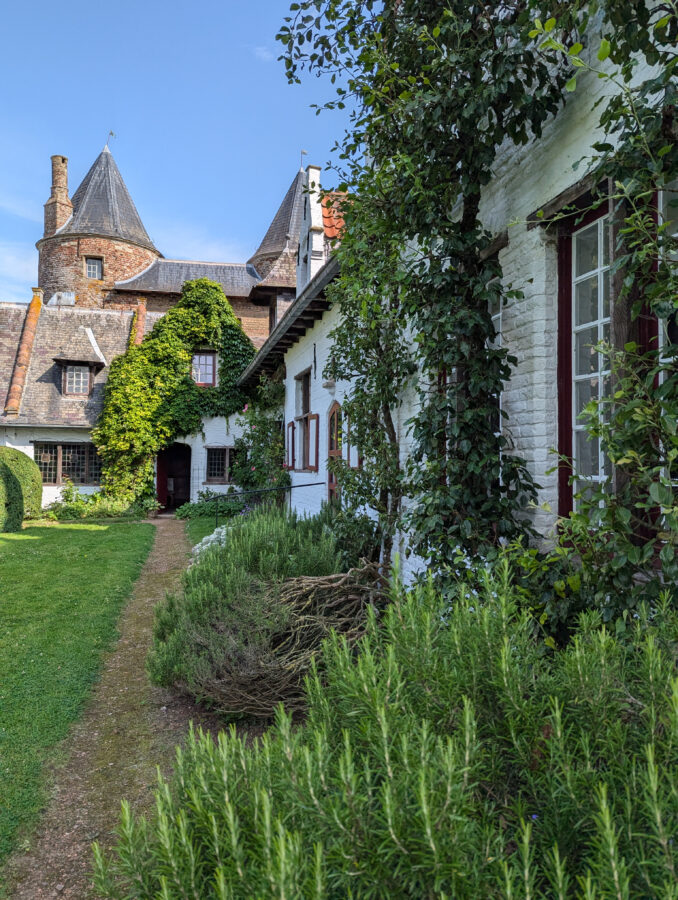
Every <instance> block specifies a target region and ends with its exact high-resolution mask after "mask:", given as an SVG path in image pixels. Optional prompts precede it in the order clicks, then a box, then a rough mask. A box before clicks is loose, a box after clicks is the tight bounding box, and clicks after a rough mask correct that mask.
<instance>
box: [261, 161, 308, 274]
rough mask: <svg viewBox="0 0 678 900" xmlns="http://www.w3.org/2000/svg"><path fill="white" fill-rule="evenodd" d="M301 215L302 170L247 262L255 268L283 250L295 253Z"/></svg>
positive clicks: (302, 198) (302, 201)
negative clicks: (260, 262) (262, 261)
mask: <svg viewBox="0 0 678 900" xmlns="http://www.w3.org/2000/svg"><path fill="white" fill-rule="evenodd" d="M303 215H304V170H303V169H300V170H299V171H298V172H297V174H296V175H295V176H294V180H293V181H292V184H291V185H290V186H289V188H288V190H287V193H286V194H285V197H284V199H283V202H282V203H281V204H280V207H279V209H278V212H277V213H276V214H275V216H274V217H273V221H272V222H271V224H270V225H269V227H268V231H267V232H266V234H265V235H264V239H263V241H262V242H261V244H259V249H258V250H257V252H256V253H255V254H254V256H252V257H251V258H250V259H249V260H248V262H250V263H253V264H254V265H255V266H256V265H257V262H258V261H259V260H264V259H271V258H273V257H276V256H279V255H280V254H281V253H282V252H283V251H284V250H291V251H292V252H293V253H296V252H297V245H298V243H299V232H300V231H301V221H302V219H303Z"/></svg>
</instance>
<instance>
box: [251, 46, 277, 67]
mask: <svg viewBox="0 0 678 900" xmlns="http://www.w3.org/2000/svg"><path fill="white" fill-rule="evenodd" d="M253 52H254V55H255V56H256V58H257V59H258V60H259V61H260V62H266V63H268V62H273V60H274V59H275V53H273V52H272V51H271V50H269V48H268V47H263V46H262V47H255V48H254V51H253Z"/></svg>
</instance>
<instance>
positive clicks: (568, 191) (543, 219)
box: [527, 175, 596, 231]
mask: <svg viewBox="0 0 678 900" xmlns="http://www.w3.org/2000/svg"><path fill="white" fill-rule="evenodd" d="M595 184H596V179H595V177H594V176H593V175H585V176H584V177H583V178H580V179H579V181H575V183H574V184H571V185H570V186H569V187H568V188H565V190H564V191H561V192H560V193H559V194H557V195H556V196H555V197H553V199H552V200H549V201H548V203H545V204H544V205H543V206H540V207H539V209H535V210H534V212H531V213H530V214H529V216H528V217H527V230H528V231H530V230H531V229H533V228H536V227H537V226H538V225H544V226H548V225H550V224H551V221H550V220H551V219H552V218H553V217H554V216H556V215H557V214H558V213H559V212H562V211H563V210H564V209H565V207H566V206H569V205H570V204H571V203H574V202H575V200H578V199H579V198H580V197H581V196H582V194H585V193H586V192H587V191H590V190H592V189H593V187H594V186H595Z"/></svg>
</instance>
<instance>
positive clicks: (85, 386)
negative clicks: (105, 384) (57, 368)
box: [66, 366, 89, 394]
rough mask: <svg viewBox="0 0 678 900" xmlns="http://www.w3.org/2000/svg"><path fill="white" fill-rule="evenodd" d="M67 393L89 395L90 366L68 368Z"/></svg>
mask: <svg viewBox="0 0 678 900" xmlns="http://www.w3.org/2000/svg"><path fill="white" fill-rule="evenodd" d="M66 393H67V394H89V366H66Z"/></svg>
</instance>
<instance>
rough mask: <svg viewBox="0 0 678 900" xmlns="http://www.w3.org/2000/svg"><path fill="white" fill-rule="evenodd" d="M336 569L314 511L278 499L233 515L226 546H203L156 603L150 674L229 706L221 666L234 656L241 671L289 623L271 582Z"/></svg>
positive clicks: (331, 545) (332, 547)
mask: <svg viewBox="0 0 678 900" xmlns="http://www.w3.org/2000/svg"><path fill="white" fill-rule="evenodd" d="M340 570H341V566H340V558H339V554H338V551H337V547H336V542H335V540H334V538H333V536H332V534H331V531H330V530H329V529H328V528H327V527H326V526H325V525H324V523H323V522H322V521H320V520H319V519H317V518H316V519H312V518H311V519H303V518H301V517H300V516H297V515H295V514H294V513H290V512H288V511H287V510H286V509H283V508H281V507H278V506H275V505H266V506H261V507H259V508H257V509H255V510H253V511H251V512H250V513H249V514H248V515H247V516H244V517H237V518H236V519H234V520H233V524H232V525H231V526H230V528H229V532H228V535H227V540H226V544H225V546H224V547H214V548H211V549H208V550H206V551H205V552H204V553H203V554H201V556H200V558H199V560H198V561H197V562H196V563H195V565H194V566H192V567H191V568H190V569H189V570H188V572H186V574H185V576H184V582H183V590H182V592H181V593H180V594H179V595H178V596H177V595H169V596H168V597H167V599H166V601H165V602H164V603H163V604H161V605H160V606H159V607H158V609H157V611H156V620H155V629H154V640H153V646H152V648H151V652H150V655H149V658H148V669H149V673H150V675H151V678H152V679H153V681H154V682H156V683H158V684H163V685H166V686H174V687H176V688H179V689H181V690H183V691H186V692H188V693H189V694H192V695H194V696H196V697H198V698H199V699H202V700H207V701H212V702H214V703H216V704H217V706H218V708H219V709H221V710H222V711H223V712H230V710H229V709H228V707H227V706H225V705H224V698H223V695H222V691H221V689H217V687H216V685H217V683H219V682H220V680H221V679H222V676H223V673H224V668H225V666H227V665H234V664H235V661H237V664H238V665H240V666H241V669H242V671H243V672H244V671H246V670H247V668H248V666H250V665H252V663H253V660H255V659H259V658H260V657H261V656H262V654H266V653H268V652H269V651H270V649H271V645H272V642H273V641H274V640H275V638H276V636H279V635H280V633H281V631H283V630H284V629H285V627H286V625H287V614H286V610H285V607H284V606H283V605H282V604H280V603H278V602H277V596H276V591H275V589H274V586H275V584H276V583H278V582H280V581H282V579H284V578H293V577H295V576H299V575H329V574H331V573H333V572H339V571H340Z"/></svg>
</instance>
